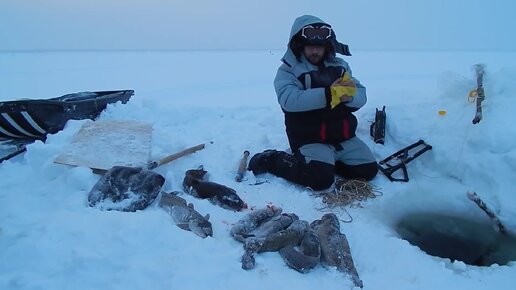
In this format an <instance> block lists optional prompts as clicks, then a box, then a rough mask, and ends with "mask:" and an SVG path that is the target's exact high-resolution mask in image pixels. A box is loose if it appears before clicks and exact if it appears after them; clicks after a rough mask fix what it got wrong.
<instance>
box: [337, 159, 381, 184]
mask: <svg viewBox="0 0 516 290" xmlns="http://www.w3.org/2000/svg"><path fill="white" fill-rule="evenodd" d="M335 172H336V173H337V174H338V175H340V176H342V177H344V178H349V179H357V178H362V179H365V180H371V179H373V178H374V177H375V176H376V174H378V164H377V163H376V162H370V163H364V164H358V165H348V164H344V163H342V162H339V161H337V162H336V164H335Z"/></svg>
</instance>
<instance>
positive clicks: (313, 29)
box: [301, 25, 332, 40]
mask: <svg viewBox="0 0 516 290" xmlns="http://www.w3.org/2000/svg"><path fill="white" fill-rule="evenodd" d="M331 31H332V29H331V27H329V26H327V25H322V26H313V25H307V26H305V27H303V28H302V29H301V36H302V37H304V38H306V39H308V40H325V39H328V38H330V37H331V33H332V32H331Z"/></svg>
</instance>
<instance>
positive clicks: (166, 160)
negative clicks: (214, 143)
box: [147, 144, 204, 169]
mask: <svg viewBox="0 0 516 290" xmlns="http://www.w3.org/2000/svg"><path fill="white" fill-rule="evenodd" d="M201 149H204V144H199V145H197V146H193V147H190V148H186V149H185V150H182V151H180V152H177V153H174V154H172V155H169V156H167V157H164V158H161V159H160V160H157V161H151V162H149V163H148V164H147V169H154V168H156V167H158V166H161V165H163V164H166V163H169V162H171V161H174V160H176V159H179V158H181V157H183V156H185V155H188V154H192V153H194V152H196V151H199V150H201Z"/></svg>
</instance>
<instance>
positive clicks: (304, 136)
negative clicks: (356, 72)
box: [249, 15, 378, 190]
mask: <svg viewBox="0 0 516 290" xmlns="http://www.w3.org/2000/svg"><path fill="white" fill-rule="evenodd" d="M336 53H340V54H343V55H351V54H350V53H349V50H348V47H347V46H346V45H344V44H341V43H339V42H337V40H336V37H335V33H334V31H333V29H332V28H331V26H330V25H329V24H327V23H325V22H324V21H322V20H321V19H319V18H317V17H315V16H311V15H304V16H301V17H298V18H297V19H296V20H295V22H294V24H293V26H292V30H291V32H290V40H289V43H288V48H287V52H286V53H285V55H284V56H283V59H282V61H283V64H282V65H281V66H280V67H279V69H278V72H277V74H276V78H275V79H274V87H275V89H276V94H277V96H278V102H279V104H280V105H281V108H282V110H283V112H284V114H285V126H286V131H287V136H288V140H289V143H290V148H291V150H292V154H289V153H287V152H283V151H277V150H266V151H264V152H262V153H258V154H256V155H254V156H253V157H252V158H251V160H250V161H249V170H251V171H253V173H254V174H255V175H257V174H262V173H266V172H268V173H272V174H274V175H276V176H279V177H282V178H285V179H287V180H289V181H292V182H295V183H298V184H301V185H303V186H308V187H311V188H312V189H314V190H322V189H325V188H328V187H330V186H331V185H332V184H333V182H334V175H335V174H338V175H341V176H343V177H344V178H349V179H356V178H362V179H366V180H370V179H372V178H373V177H375V176H376V174H377V172H378V167H377V164H376V160H375V158H374V156H373V154H372V153H371V150H370V149H369V148H368V147H367V145H366V144H365V143H364V142H363V141H362V140H360V139H359V138H358V137H357V136H355V130H356V128H357V119H356V117H355V116H354V115H353V114H352V112H354V111H356V110H358V109H359V108H361V107H362V106H364V105H365V103H366V101H367V97H366V89H365V87H364V86H363V85H361V84H360V82H359V81H358V80H357V79H355V78H353V77H352V74H351V69H350V68H349V65H348V63H347V62H345V61H344V60H343V59H341V58H338V57H336V55H335V54H336Z"/></svg>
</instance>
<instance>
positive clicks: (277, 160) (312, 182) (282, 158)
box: [248, 150, 334, 190]
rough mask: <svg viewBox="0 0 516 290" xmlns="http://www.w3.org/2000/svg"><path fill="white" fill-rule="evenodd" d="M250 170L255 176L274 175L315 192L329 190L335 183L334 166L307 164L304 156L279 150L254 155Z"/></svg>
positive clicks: (316, 162)
mask: <svg viewBox="0 0 516 290" xmlns="http://www.w3.org/2000/svg"><path fill="white" fill-rule="evenodd" d="M248 169H249V170H250V171H252V172H253V173H254V174H255V175H258V174H262V173H272V174H274V175H276V176H279V177H282V178H285V179H286V180H288V181H292V182H295V183H297V184H301V185H303V186H307V187H311V188H312V189H314V190H321V189H325V188H328V187H330V186H331V185H332V183H333V174H334V166H333V165H332V164H328V163H324V162H320V161H315V160H312V161H310V162H309V163H306V162H305V158H304V157H303V156H302V155H299V154H288V153H286V152H283V151H277V150H265V151H264V152H262V153H258V154H256V155H254V156H253V157H252V158H251V160H249V167H248Z"/></svg>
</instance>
